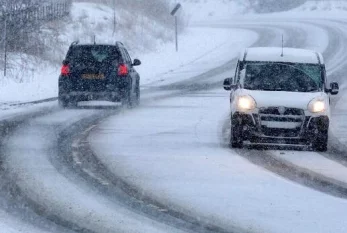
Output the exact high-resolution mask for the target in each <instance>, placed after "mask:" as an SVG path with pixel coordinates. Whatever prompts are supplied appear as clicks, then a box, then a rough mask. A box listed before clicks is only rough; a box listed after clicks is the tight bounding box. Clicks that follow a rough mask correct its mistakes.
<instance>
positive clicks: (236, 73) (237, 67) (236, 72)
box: [233, 61, 240, 84]
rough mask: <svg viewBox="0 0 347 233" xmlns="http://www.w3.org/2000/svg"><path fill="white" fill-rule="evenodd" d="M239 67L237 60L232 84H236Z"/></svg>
mask: <svg viewBox="0 0 347 233" xmlns="http://www.w3.org/2000/svg"><path fill="white" fill-rule="evenodd" d="M239 69H240V61H238V62H237V66H236V69H235V76H234V80H233V84H237V82H238V80H239V78H238V76H239V75H238V74H239Z"/></svg>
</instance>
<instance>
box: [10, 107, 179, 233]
mask: <svg viewBox="0 0 347 233" xmlns="http://www.w3.org/2000/svg"><path fill="white" fill-rule="evenodd" d="M96 114H100V112H99V111H97V110H71V111H69V110H65V111H58V112H56V113H54V114H51V115H49V116H43V117H39V118H36V119H33V120H31V121H30V123H29V124H28V126H27V127H25V128H21V129H19V131H17V132H16V133H14V135H13V137H11V138H10V140H9V142H8V144H7V145H6V146H5V151H6V152H7V153H9V154H11V156H9V157H8V158H7V159H6V161H5V163H6V164H7V167H8V168H9V169H10V170H11V172H10V174H11V175H12V177H15V178H16V184H17V185H18V186H19V187H20V188H21V190H23V191H24V192H25V195H27V196H28V197H29V198H30V199H31V200H32V201H34V202H35V203H39V204H40V205H42V207H43V208H45V209H47V210H48V211H50V213H51V214H54V215H57V216H58V217H61V218H62V219H66V220H68V221H71V222H72V223H74V224H77V225H80V226H84V227H86V228H87V229H90V230H91V231H94V232H100V233H106V232H134V233H135V232H151V233H152V232H153V233H155V232H158V233H159V232H180V231H179V230H175V229H173V228H171V227H169V226H166V225H165V224H160V223H158V222H156V221H154V220H151V219H149V218H146V217H144V216H142V215H140V214H136V213H134V212H132V211H131V210H129V209H128V208H126V207H124V206H123V204H122V203H116V202H114V201H111V200H109V199H108V198H107V197H104V196H103V195H101V194H100V193H99V192H97V191H95V189H94V188H93V187H90V186H87V185H86V184H85V183H84V182H83V181H82V180H81V179H80V178H77V176H76V175H75V174H70V173H71V172H69V171H68V170H67V169H64V170H63V171H59V169H58V170H57V169H56V167H54V166H53V164H52V159H51V157H56V156H57V154H52V151H54V149H53V148H54V147H55V145H56V137H57V136H56V133H57V131H56V130H52V127H54V128H56V129H57V128H58V127H59V129H60V130H63V129H66V128H69V127H71V124H73V123H74V122H77V121H79V120H81V119H83V118H85V117H88V116H92V115H96ZM29 142H30V143H29ZM28 143H29V144H30V145H29V144H28ZM54 159H55V158H53V160H54ZM43 174H44V175H43Z"/></svg>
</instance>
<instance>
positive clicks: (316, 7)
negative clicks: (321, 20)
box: [293, 1, 347, 11]
mask: <svg viewBox="0 0 347 233" xmlns="http://www.w3.org/2000/svg"><path fill="white" fill-rule="evenodd" d="M346 10H347V2H346V1H307V2H305V3H304V4H303V5H302V6H300V7H298V8H296V9H293V11H346Z"/></svg>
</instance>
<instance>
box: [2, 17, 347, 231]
mask: <svg viewBox="0 0 347 233" xmlns="http://www.w3.org/2000/svg"><path fill="white" fill-rule="evenodd" d="M342 25H344V22H340V21H338V20H334V21H328V20H320V19H314V20H313V19H302V20H300V19H294V18H291V19H290V20H288V19H278V20H277V21H274V20H269V19H266V18H254V19H248V20H240V21H233V22H228V21H219V22H214V23H211V22H209V23H208V24H199V25H197V26H198V27H199V28H206V30H207V31H208V30H209V28H226V29H228V30H235V34H236V35H235V37H233V39H234V41H230V43H223V44H220V45H219V46H218V45H216V48H217V49H216V51H214V53H213V54H212V55H213V62H209V59H210V57H209V56H207V55H206V56H202V57H200V58H199V59H196V60H194V61H192V62H189V63H188V64H186V65H185V66H182V67H177V68H176V69H174V70H172V71H171V72H170V73H169V74H168V75H167V76H166V79H165V81H163V82H159V83H156V82H153V83H150V84H148V85H147V86H146V87H145V89H144V94H143V101H142V105H141V106H140V107H139V108H136V109H131V110H124V109H119V108H117V107H116V108H110V109H109V108H107V107H103V108H101V109H93V108H91V109H74V110H61V109H57V108H55V107H54V106H53V105H54V104H55V103H54V104H51V103H48V104H43V105H42V106H40V107H36V110H35V108H34V109H31V110H30V109H29V110H26V112H27V113H30V114H31V116H32V118H31V119H25V118H26V117H25V116H24V117H21V116H20V115H23V112H20V110H13V112H10V113H9V114H8V115H7V116H6V115H4V116H2V119H7V121H6V122H4V121H3V124H4V125H6V124H7V125H8V124H9V122H11V119H13V117H14V116H16V117H17V118H18V119H17V120H16V122H17V121H19V122H21V123H22V125H21V126H20V127H14V128H11V127H10V128H9V130H10V132H11V133H10V134H5V135H4V136H3V137H4V143H3V145H2V152H3V156H2V157H3V166H4V171H2V172H3V173H4V172H5V173H6V179H9V180H11V182H12V185H13V187H15V188H16V189H18V190H20V191H21V192H20V194H19V195H20V198H19V199H20V202H19V203H21V204H22V205H23V206H27V205H28V203H32V205H29V206H30V208H32V209H33V210H34V212H35V213H36V214H37V215H39V216H40V217H43V218H46V219H47V221H48V222H49V224H55V225H58V226H61V227H63V228H64V229H66V231H69V230H73V231H76V232H98V233H99V232H100V233H102V232H107V233H108V232H184V231H188V232H322V233H323V232H324V233H325V232H334V233H336V232H346V231H347V225H346V224H345V222H346V221H345V217H344V216H346V215H347V208H346V207H347V200H346V199H343V198H337V197H335V196H333V195H329V194H327V193H324V192H319V191H316V190H314V189H311V188H308V187H307V186H304V185H300V184H298V183H296V182H293V181H290V180H288V179H286V178H283V174H281V175H278V174H277V173H273V172H271V171H269V170H271V169H269V170H268V169H267V168H266V167H265V166H258V164H256V163H254V162H252V160H250V159H247V157H246V156H245V154H247V153H248V150H232V149H230V148H229V147H228V146H227V144H226V143H225V137H226V132H227V130H226V124H225V122H227V119H228V107H229V106H228V95H229V94H228V93H227V92H224V91H222V90H221V89H222V88H221V82H222V80H223V79H224V78H226V77H230V76H232V75H233V67H234V65H235V64H234V59H235V57H236V56H237V52H239V51H240V50H242V49H243V48H244V47H247V46H250V45H251V44H253V43H254V44H256V45H279V44H280V41H281V37H282V34H284V35H285V38H287V39H286V41H285V42H286V45H287V46H294V47H303V48H311V49H316V50H318V51H321V52H323V53H324V56H325V58H326V60H327V67H328V72H329V75H330V78H331V80H338V81H340V82H341V84H342V86H343V87H344V86H345V85H344V84H346V83H345V82H344V79H343V78H344V77H343V75H344V70H346V69H347V59H346V54H347V46H346V45H345V44H344V41H345V40H346V37H347V30H344V28H343V26H342ZM234 28H236V29H234ZM241 29H242V30H241ZM236 43H237V45H238V46H236ZM231 49H232V50H231ZM229 50H231V51H230V52H229ZM207 52H208V51H207ZM207 54H208V53H207ZM215 58H218V59H215ZM207 64H208V65H207ZM190 70H192V71H193V72H191V73H190V72H188V71H190ZM182 75H184V76H183V77H182ZM175 77H177V79H175ZM219 86H220V88H219ZM217 87H218V89H217ZM346 98H347V96H345V95H343V93H342V95H340V97H338V98H336V99H334V105H335V109H336V113H337V111H338V113H339V115H336V116H335V115H334V119H336V121H335V122H334V125H333V131H332V133H333V134H334V135H335V136H336V137H338V138H339V139H340V138H341V139H342V140H345V139H346V138H347V134H346V133H345V132H344V131H342V130H339V129H341V128H346V127H347V125H346V123H344V122H343V119H344V118H343V117H340V118H339V116H341V113H347V106H346V104H344V103H345V102H346ZM41 108H44V109H46V110H47V109H48V110H49V111H47V112H46V113H44V112H43V110H42V109H41ZM29 111H31V112H29ZM36 112H39V114H36V115H35V113H36ZM110 115H112V116H110ZM104 118H107V119H106V120H103V121H102V122H101V123H99V120H101V119H104ZM89 132H91V133H90V134H89V137H88V141H84V139H86V137H87V136H86V134H88V133H89ZM80 133H82V134H80ZM82 139H83V140H82ZM342 142H344V141H342ZM73 143H74V144H73ZM88 144H90V148H91V149H92V151H93V152H94V153H92V155H88V153H91V151H88V148H89V146H88ZM81 145H87V147H86V148H87V150H85V151H84V150H82V147H83V146H81ZM70 147H71V150H70V149H69V148H70ZM83 148H84V147H83ZM332 149H334V147H332ZM338 149H340V150H342V151H343V150H344V148H338ZM74 150H76V151H75V152H76V153H77V154H75V153H73V152H74ZM70 153H71V154H70ZM250 153H255V154H258V155H262V153H265V152H261V151H251V152H250ZM329 153H334V152H333V150H330V151H329V152H328V153H327V154H324V155H323V156H322V155H319V154H316V153H312V152H302V151H285V154H284V155H283V153H281V152H278V151H268V152H266V154H270V155H272V156H273V157H276V158H280V159H283V160H285V161H287V162H290V163H292V164H293V165H296V166H298V167H301V168H302V169H305V170H307V171H308V172H311V171H312V172H314V173H318V174H320V175H322V176H324V177H329V178H331V179H332V180H334V181H339V182H340V183H347V182H346V180H345V177H344V174H346V173H347V168H346V166H344V165H341V164H340V163H339V161H331V160H330V158H329ZM88 156H91V157H88ZM248 156H249V155H248ZM302 157H304V158H305V159H301V158H302ZM327 164H329V166H326V165H327ZM98 169H99V170H98ZM107 174H109V175H107ZM124 185H125V186H126V185H128V186H129V187H131V189H129V190H128V192H126V191H124V188H122V187H123V186H124ZM21 208H23V207H21V206H18V207H17V208H15V209H17V212H20V211H21ZM5 215H6V214H4V216H5ZM8 215H9V216H7V217H6V216H5V217H4V219H11V218H12V216H10V214H8ZM28 218H30V217H23V219H22V221H23V222H28ZM7 222H11V221H10V220H8V221H7ZM47 224H48V223H47ZM23 226H24V225H23ZM41 228H42V227H41ZM15 229H16V228H15ZM26 229H27V230H26V231H27V232H29V231H30V232H41V231H40V229H39V230H38V231H35V229H29V228H26ZM21 230H23V228H18V229H17V230H14V231H13V232H20V231H21ZM8 232H11V233H12V231H8ZM61 232H62V231H61Z"/></svg>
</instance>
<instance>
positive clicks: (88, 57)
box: [66, 45, 120, 66]
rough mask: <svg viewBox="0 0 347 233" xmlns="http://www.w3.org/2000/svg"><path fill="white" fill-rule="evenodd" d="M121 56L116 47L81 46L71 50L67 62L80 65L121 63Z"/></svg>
mask: <svg viewBox="0 0 347 233" xmlns="http://www.w3.org/2000/svg"><path fill="white" fill-rule="evenodd" d="M119 59H120V56H119V53H118V51H117V49H116V46H112V45H79V46H74V47H72V48H70V50H69V52H68V54H67V57H66V60H68V61H69V62H71V63H73V64H78V65H85V66H88V65H92V64H97V63H99V64H100V63H114V62H119Z"/></svg>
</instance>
